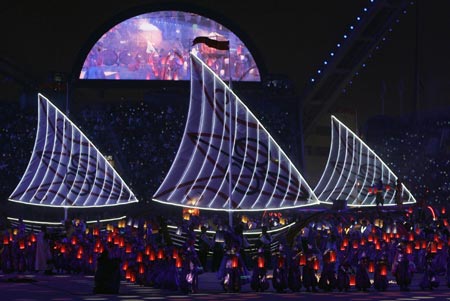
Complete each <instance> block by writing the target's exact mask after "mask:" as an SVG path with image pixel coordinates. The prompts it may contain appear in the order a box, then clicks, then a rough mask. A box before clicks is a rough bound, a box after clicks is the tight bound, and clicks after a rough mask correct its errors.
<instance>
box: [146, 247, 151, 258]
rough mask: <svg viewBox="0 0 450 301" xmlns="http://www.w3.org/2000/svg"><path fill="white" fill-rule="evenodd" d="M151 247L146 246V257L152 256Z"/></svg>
mask: <svg viewBox="0 0 450 301" xmlns="http://www.w3.org/2000/svg"><path fill="white" fill-rule="evenodd" d="M150 251H151V247H150V245H147V246H145V255H147V256H148V255H150Z"/></svg>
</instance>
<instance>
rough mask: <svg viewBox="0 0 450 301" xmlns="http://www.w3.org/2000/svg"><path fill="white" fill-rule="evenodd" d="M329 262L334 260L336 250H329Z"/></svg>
mask: <svg viewBox="0 0 450 301" xmlns="http://www.w3.org/2000/svg"><path fill="white" fill-rule="evenodd" d="M330 262H336V252H334V251H330Z"/></svg>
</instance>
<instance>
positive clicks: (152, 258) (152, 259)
mask: <svg viewBox="0 0 450 301" xmlns="http://www.w3.org/2000/svg"><path fill="white" fill-rule="evenodd" d="M155 258H156V256H155V252H154V251H153V250H150V254H149V255H148V259H149V260H150V261H155Z"/></svg>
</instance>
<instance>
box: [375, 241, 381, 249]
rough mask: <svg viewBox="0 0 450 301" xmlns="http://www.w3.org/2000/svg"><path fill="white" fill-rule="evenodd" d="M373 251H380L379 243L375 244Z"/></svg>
mask: <svg viewBox="0 0 450 301" xmlns="http://www.w3.org/2000/svg"><path fill="white" fill-rule="evenodd" d="M375 250H377V251H379V250H381V245H380V243H379V242H377V243H376V244H375Z"/></svg>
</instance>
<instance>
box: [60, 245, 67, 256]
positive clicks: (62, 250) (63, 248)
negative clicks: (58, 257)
mask: <svg viewBox="0 0 450 301" xmlns="http://www.w3.org/2000/svg"><path fill="white" fill-rule="evenodd" d="M60 251H61V253H63V254H64V253H66V246H65V245H62V246H61V250H60Z"/></svg>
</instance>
